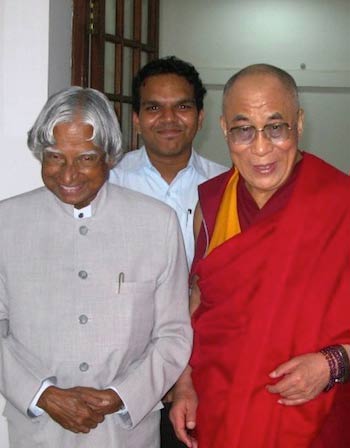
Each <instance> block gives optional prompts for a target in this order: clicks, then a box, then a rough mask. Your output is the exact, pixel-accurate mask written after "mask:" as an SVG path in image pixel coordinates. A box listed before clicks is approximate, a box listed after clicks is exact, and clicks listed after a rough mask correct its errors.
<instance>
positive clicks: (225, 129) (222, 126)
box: [220, 115, 227, 140]
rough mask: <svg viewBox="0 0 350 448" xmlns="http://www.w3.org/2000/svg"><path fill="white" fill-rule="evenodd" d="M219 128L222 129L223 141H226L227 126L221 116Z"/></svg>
mask: <svg viewBox="0 0 350 448" xmlns="http://www.w3.org/2000/svg"><path fill="white" fill-rule="evenodd" d="M220 127H221V129H222V132H223V133H224V137H225V140H227V125H226V120H225V117H224V116H223V115H221V116H220Z"/></svg>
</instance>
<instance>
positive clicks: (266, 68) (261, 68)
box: [223, 64, 299, 110]
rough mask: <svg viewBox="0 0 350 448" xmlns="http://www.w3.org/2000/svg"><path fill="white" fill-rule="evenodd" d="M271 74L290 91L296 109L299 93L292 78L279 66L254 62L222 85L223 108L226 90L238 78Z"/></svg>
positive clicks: (297, 107) (229, 88) (230, 87)
mask: <svg viewBox="0 0 350 448" xmlns="http://www.w3.org/2000/svg"><path fill="white" fill-rule="evenodd" d="M266 75H267V76H272V77H275V78H276V79H278V80H279V81H280V82H281V84H282V85H283V87H284V88H285V89H286V91H288V93H290V95H291V98H292V100H293V101H294V102H295V106H296V109H297V110H298V109H299V95H298V88H297V85H296V82H295V80H294V78H293V77H292V76H291V75H290V74H289V73H287V72H286V71H284V70H282V69H281V68H278V67H275V66H274V65H269V64H254V65H249V66H248V67H245V68H243V69H242V70H240V71H239V72H237V73H235V74H234V75H233V76H231V78H230V79H229V80H228V81H227V83H226V84H225V87H224V93H223V108H224V107H225V100H226V97H227V94H228V92H230V90H231V89H232V87H233V86H234V85H235V84H236V82H237V81H238V80H241V79H243V78H245V77H250V76H251V77H256V78H257V79H258V78H259V77H260V76H266Z"/></svg>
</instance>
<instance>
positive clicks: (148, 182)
mask: <svg viewBox="0 0 350 448" xmlns="http://www.w3.org/2000/svg"><path fill="white" fill-rule="evenodd" d="M227 170H228V168H227V167H226V166H223V165H219V164H218V163H215V162H212V161H211V160H208V159H205V158H204V157H202V156H200V155H199V154H198V153H196V152H195V151H194V150H192V155H191V158H190V160H189V162H188V164H187V166H186V168H184V169H182V170H181V171H179V172H178V173H177V175H176V177H175V179H174V180H173V181H172V182H171V183H170V184H168V183H167V182H166V181H165V180H164V179H163V177H162V176H161V175H160V173H159V171H157V169H156V168H155V167H154V166H153V165H152V163H151V161H150V160H149V157H148V155H147V152H146V149H145V147H144V146H143V147H142V148H140V149H138V150H135V151H130V152H128V153H127V154H125V155H124V157H123V159H122V160H121V161H120V162H119V163H118V165H117V166H116V167H115V168H113V170H111V171H110V177H109V181H110V182H112V183H114V184H117V185H120V186H122V187H127V188H130V189H131V190H135V191H139V192H140V193H144V194H147V195H148V196H152V197H154V198H156V199H158V200H160V201H162V202H165V203H166V204H168V205H170V207H172V208H173V209H174V210H175V211H176V214H177V217H178V219H179V222H180V226H181V230H182V235H183V237H184V242H185V249H186V255H187V262H188V265H189V267H190V266H191V263H192V259H193V255H194V238H193V214H194V209H195V207H196V204H197V201H198V191H197V187H198V185H199V184H201V183H203V182H205V181H206V180H208V179H211V178H212V177H215V176H217V175H219V174H221V173H223V172H224V171H227Z"/></svg>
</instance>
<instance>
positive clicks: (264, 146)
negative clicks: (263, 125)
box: [251, 130, 273, 156]
mask: <svg viewBox="0 0 350 448" xmlns="http://www.w3.org/2000/svg"><path fill="white" fill-rule="evenodd" d="M272 150H273V144H272V143H271V141H270V139H269V138H267V137H266V135H265V132H262V131H258V130H257V131H256V134H255V139H254V141H253V142H252V144H251V151H252V153H253V154H256V155H258V156H264V155H265V154H268V153H269V152H271V151H272Z"/></svg>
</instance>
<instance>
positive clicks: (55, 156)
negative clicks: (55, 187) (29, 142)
mask: <svg viewBox="0 0 350 448" xmlns="http://www.w3.org/2000/svg"><path fill="white" fill-rule="evenodd" d="M104 158H105V153H98V152H96V151H87V152H84V153H82V154H80V155H78V156H77V157H75V158H74V159H73V165H74V166H75V167H76V168H78V169H89V168H95V167H96V166H97V165H98V164H99V163H100V162H101V160H103V159H104ZM43 163H45V164H46V165H51V166H56V167H63V166H66V165H67V158H66V156H65V155H64V154H63V153H62V152H61V151H57V150H55V149H53V148H46V149H44V151H43Z"/></svg>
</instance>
